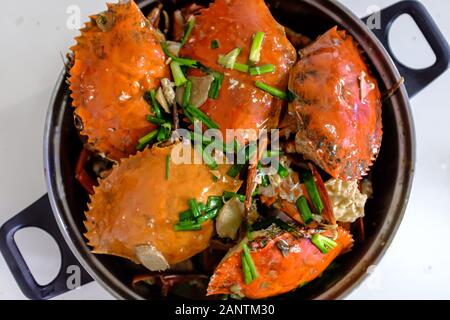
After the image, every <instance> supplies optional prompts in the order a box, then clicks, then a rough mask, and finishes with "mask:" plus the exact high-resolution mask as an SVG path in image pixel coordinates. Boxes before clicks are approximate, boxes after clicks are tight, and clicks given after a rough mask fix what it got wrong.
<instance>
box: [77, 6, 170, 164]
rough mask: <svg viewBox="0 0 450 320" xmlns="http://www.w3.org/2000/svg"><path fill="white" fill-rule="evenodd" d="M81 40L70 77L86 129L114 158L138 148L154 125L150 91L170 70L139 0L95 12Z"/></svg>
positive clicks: (101, 149)
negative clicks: (149, 117) (150, 116)
mask: <svg viewBox="0 0 450 320" xmlns="http://www.w3.org/2000/svg"><path fill="white" fill-rule="evenodd" d="M76 40H77V44H76V45H75V46H73V47H72V48H71V50H72V51H73V53H74V65H73V67H72V68H71V69H70V78H69V82H70V90H71V91H72V94H71V97H72V98H73V106H74V107H75V118H76V125H77V127H78V129H79V130H80V134H81V135H82V136H85V137H86V139H87V143H88V146H89V147H90V148H91V149H93V150H95V151H96V152H98V153H100V154H102V155H104V156H105V157H107V158H109V159H111V160H115V161H117V160H119V159H121V158H124V157H127V156H128V155H130V154H134V153H135V152H136V148H135V147H136V144H137V141H138V139H139V138H141V137H142V136H143V135H145V134H146V133H148V132H149V131H150V130H152V129H153V128H154V126H153V125H152V124H150V123H149V122H148V121H147V120H146V119H145V116H146V115H148V114H150V113H151V111H150V107H149V105H148V104H147V103H146V102H145V100H144V98H143V96H144V93H145V92H146V91H147V90H150V89H153V88H156V87H157V86H158V85H159V79H160V78H162V77H167V76H168V74H169V72H168V67H167V66H166V64H165V56H164V53H163V51H162V49H161V46H160V44H159V39H158V37H157V35H156V32H155V29H154V28H153V27H152V26H151V25H150V23H149V22H148V20H147V19H146V18H145V17H144V15H143V14H142V13H141V11H140V9H139V8H138V7H137V5H136V4H135V3H134V1H128V2H119V3H118V4H108V10H107V11H105V12H103V13H101V14H98V15H95V16H92V17H91V21H90V22H89V23H87V25H86V27H85V28H84V29H82V30H81V36H79V37H77V38H76Z"/></svg>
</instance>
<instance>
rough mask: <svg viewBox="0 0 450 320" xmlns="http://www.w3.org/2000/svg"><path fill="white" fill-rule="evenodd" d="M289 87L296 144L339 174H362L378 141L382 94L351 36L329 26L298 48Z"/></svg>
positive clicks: (353, 177) (347, 176) (375, 152)
mask: <svg viewBox="0 0 450 320" xmlns="http://www.w3.org/2000/svg"><path fill="white" fill-rule="evenodd" d="M300 55H301V58H300V60H299V61H298V63H297V64H296V65H295V66H294V68H293V69H292V71H291V75H290V80H289V89H290V90H291V92H292V93H293V94H294V96H295V99H294V101H293V102H292V103H290V105H289V114H290V116H291V117H294V118H295V119H296V120H297V125H298V127H297V134H296V150H297V152H299V153H302V154H303V155H304V156H305V157H306V158H308V159H310V160H312V161H314V162H315V163H316V164H317V165H318V166H320V167H321V168H322V169H324V170H325V171H326V172H328V173H329V174H330V175H332V176H333V177H334V178H339V179H342V180H356V179H361V177H362V176H364V175H366V172H367V171H368V169H369V167H370V166H371V165H372V163H373V162H374V160H375V159H376V157H377V155H378V152H379V150H380V146H381V138H382V121H381V100H380V97H381V94H380V91H379V89H378V84H377V81H376V79H375V78H374V77H373V76H372V75H370V72H369V69H368V67H367V65H366V63H365V62H364V59H363V56H362V55H361V52H360V50H359V48H358V46H357V44H356V43H355V42H354V41H353V39H352V37H351V36H349V35H347V34H346V33H345V32H344V31H338V30H337V28H336V27H335V28H333V29H331V30H329V31H328V32H327V33H325V34H324V35H322V36H320V37H319V38H318V39H317V40H316V41H315V42H314V43H312V44H311V45H309V46H308V47H306V48H304V49H303V50H301V52H300Z"/></svg>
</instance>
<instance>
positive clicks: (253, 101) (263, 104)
mask: <svg viewBox="0 0 450 320" xmlns="http://www.w3.org/2000/svg"><path fill="white" fill-rule="evenodd" d="M258 31H263V32H265V40H264V42H263V44H262V49H261V60H260V62H259V64H260V65H264V64H273V65H274V66H275V68H276V71H275V72H273V73H269V74H264V75H261V76H256V77H252V76H250V74H248V73H242V72H239V71H237V70H231V69H225V68H223V67H221V66H220V65H219V64H218V63H217V60H218V56H219V55H225V54H227V53H229V52H230V51H231V50H233V49H235V48H241V49H242V51H241V53H240V55H239V57H238V58H237V62H240V63H244V64H247V62H248V57H249V53H250V47H251V45H252V39H253V35H254V34H255V33H256V32H258ZM214 40H216V41H217V42H218V43H219V48H217V49H213V48H211V42H212V41H214ZM180 55H181V56H185V57H190V58H192V59H195V60H198V61H199V62H201V63H202V64H203V65H205V66H207V67H209V68H211V69H213V70H217V71H219V72H221V73H223V74H224V76H225V78H224V80H223V85H222V89H221V90H220V93H219V97H218V99H217V100H213V99H209V100H208V101H206V103H205V104H203V105H202V107H201V109H202V111H204V112H206V113H207V114H208V115H209V116H210V117H211V118H212V119H213V120H214V121H215V122H216V123H218V124H219V126H220V129H221V130H222V131H223V134H224V136H225V130H226V129H262V128H275V127H276V126H277V124H278V120H279V114H280V110H281V107H282V103H283V102H282V101H281V100H278V99H276V98H273V97H272V96H271V95H270V94H268V93H265V92H264V91H262V90H260V89H258V88H257V87H256V86H255V81H256V80H261V81H263V82H265V83H266V84H268V85H270V86H273V87H277V88H280V89H281V90H284V88H286V85H287V81H288V73H289V69H290V68H291V67H292V66H293V64H294V62H295V60H296V51H295V49H294V47H293V46H292V45H291V43H290V42H289V40H288V39H287V38H286V35H285V32H284V28H283V27H282V26H280V25H279V24H278V23H277V22H276V21H275V19H274V18H273V17H272V15H271V13H270V11H269V9H268V8H267V6H266V5H265V3H264V1H263V0H248V1H239V0H216V1H215V2H214V3H212V4H211V5H210V6H209V8H207V9H201V10H200V13H199V14H198V15H197V16H196V17H195V25H194V29H193V30H192V33H191V35H190V37H189V39H188V41H187V43H186V44H185V45H184V47H183V48H182V49H181V51H180ZM190 75H197V76H198V75H202V74H201V73H200V72H199V71H198V70H191V71H190ZM247 135H248V136H247ZM236 136H237V137H236V138H237V139H238V141H239V142H243V141H244V140H246V139H247V140H252V139H256V138H257V137H256V136H255V135H254V134H253V135H252V134H251V133H250V134H249V133H248V132H247V134H245V133H237V134H236Z"/></svg>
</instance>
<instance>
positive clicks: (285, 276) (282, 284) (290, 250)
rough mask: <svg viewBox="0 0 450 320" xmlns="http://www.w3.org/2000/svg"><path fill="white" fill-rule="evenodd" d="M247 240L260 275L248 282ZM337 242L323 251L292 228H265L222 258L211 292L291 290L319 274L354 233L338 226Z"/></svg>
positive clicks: (255, 295)
mask: <svg viewBox="0 0 450 320" xmlns="http://www.w3.org/2000/svg"><path fill="white" fill-rule="evenodd" d="M246 242H248V247H249V248H250V255H251V257H252V260H253V262H254V264H255V267H256V271H257V273H258V277H257V278H256V279H255V280H253V281H252V282H251V283H246V282H245V279H244V275H243V272H242V245H243V244H245V243H246ZM335 242H336V246H335V247H334V248H333V249H330V250H329V251H328V252H327V253H322V252H321V251H320V250H319V249H318V248H317V247H316V246H315V245H314V244H313V243H312V242H311V240H310V239H309V238H307V237H299V238H296V237H295V236H294V235H292V234H291V233H290V232H283V231H279V230H275V231H274V230H266V231H263V232H260V233H259V234H255V235H254V240H252V241H248V239H244V241H243V242H242V243H240V244H239V245H237V246H236V247H235V248H234V249H232V250H230V252H229V253H228V254H227V255H226V256H225V257H224V258H223V260H222V262H221V263H220V264H219V266H218V267H217V269H216V271H215V272H214V275H213V276H212V277H211V280H210V282H209V286H208V295H214V294H235V295H240V296H242V297H246V298H249V299H261V298H267V297H271V296H275V295H279V294H282V293H286V292H289V291H291V290H293V289H295V288H297V287H299V286H301V285H303V284H306V283H307V282H309V281H311V280H314V279H315V278H317V277H318V276H319V275H320V274H321V273H322V272H323V271H324V270H325V269H326V268H327V267H328V266H329V264H330V263H331V262H332V261H333V260H334V259H335V258H336V257H337V256H338V255H339V254H341V253H343V252H345V251H346V250H348V249H349V248H350V247H351V245H352V243H353V240H352V237H351V235H350V234H349V233H348V232H347V231H345V230H344V229H341V228H338V229H337V236H336V239H335Z"/></svg>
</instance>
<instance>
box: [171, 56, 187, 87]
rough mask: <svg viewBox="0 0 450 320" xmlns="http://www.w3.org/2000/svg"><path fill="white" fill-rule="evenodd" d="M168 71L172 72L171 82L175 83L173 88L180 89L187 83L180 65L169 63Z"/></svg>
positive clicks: (174, 62)
mask: <svg viewBox="0 0 450 320" xmlns="http://www.w3.org/2000/svg"><path fill="white" fill-rule="evenodd" d="M170 69H171V70H172V76H173V80H174V81H175V86H177V87H180V86H182V85H183V84H185V83H186V82H187V79H186V77H185V76H184V73H183V70H181V67H180V64H179V63H178V62H176V61H172V62H171V63H170Z"/></svg>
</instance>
